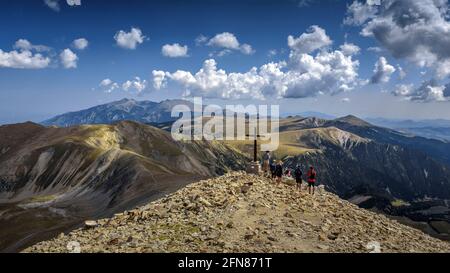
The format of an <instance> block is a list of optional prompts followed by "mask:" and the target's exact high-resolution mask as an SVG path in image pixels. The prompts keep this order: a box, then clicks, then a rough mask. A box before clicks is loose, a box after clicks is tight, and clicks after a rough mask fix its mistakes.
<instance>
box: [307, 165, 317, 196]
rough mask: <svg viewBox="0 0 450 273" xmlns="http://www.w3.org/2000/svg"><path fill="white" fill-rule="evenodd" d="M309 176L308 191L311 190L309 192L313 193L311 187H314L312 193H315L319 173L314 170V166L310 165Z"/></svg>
mask: <svg viewBox="0 0 450 273" xmlns="http://www.w3.org/2000/svg"><path fill="white" fill-rule="evenodd" d="M307 177H308V191H309V194H311V188H312V194H314V191H315V187H316V177H317V173H316V171H315V170H314V167H313V166H311V167H309V171H308V174H307Z"/></svg>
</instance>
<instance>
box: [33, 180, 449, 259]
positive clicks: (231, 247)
mask: <svg viewBox="0 0 450 273" xmlns="http://www.w3.org/2000/svg"><path fill="white" fill-rule="evenodd" d="M78 245H79V246H80V247H79V248H78ZM74 246H76V247H74ZM73 250H75V251H81V252H88V253H91V252H189V253H192V252H263V253H265V252H267V253H272V252H378V251H381V252H450V244H449V243H447V242H444V241H440V240H438V239H435V238H432V237H430V236H428V235H426V234H424V233H422V232H421V231H419V230H416V229H413V228H411V227H408V226H405V225H402V224H400V223H398V222H396V221H394V220H390V219H388V218H387V217H386V216H383V215H381V214H377V213H374V212H371V211H368V210H364V209H361V208H358V207H357V206H355V205H353V204H351V203H349V202H347V201H344V200H342V199H340V198H339V197H338V196H336V195H334V194H331V193H329V192H327V191H325V190H324V189H323V188H319V189H318V191H317V192H316V195H314V196H311V195H309V194H307V193H306V191H305V190H303V191H302V192H300V193H299V192H296V191H295V187H294V185H293V183H291V182H289V181H285V183H283V184H281V185H279V186H277V185H275V184H274V183H273V182H272V181H271V180H270V179H267V178H263V177H260V176H256V175H248V174H245V173H243V172H232V173H228V174H225V175H224V176H221V177H218V178H213V179H209V180H203V181H200V182H197V183H194V184H191V185H189V186H187V187H185V188H183V189H181V190H178V191H177V192H175V193H173V194H171V195H168V196H166V197H164V198H162V199H160V200H157V201H155V202H152V203H149V204H148V205H145V206H143V207H140V208H136V209H133V210H130V211H125V212H123V213H120V214H116V215H115V216H114V217H113V218H111V219H100V220H95V221H94V220H92V221H87V222H86V223H85V226H84V227H83V228H80V229H78V230H74V231H73V232H71V233H69V234H60V235H59V236H58V237H57V238H55V239H53V240H50V241H44V242H41V243H39V244H36V245H34V246H32V247H29V248H27V249H25V250H24V252H70V251H73Z"/></svg>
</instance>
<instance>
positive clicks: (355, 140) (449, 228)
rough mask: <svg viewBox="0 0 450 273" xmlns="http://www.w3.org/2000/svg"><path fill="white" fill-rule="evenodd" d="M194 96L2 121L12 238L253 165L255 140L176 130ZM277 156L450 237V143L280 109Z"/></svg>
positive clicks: (0, 242)
mask: <svg viewBox="0 0 450 273" xmlns="http://www.w3.org/2000/svg"><path fill="white" fill-rule="evenodd" d="M183 103H185V104H189V102H185V101H180V100H178V101H164V102H161V103H155V102H146V101H142V102H139V101H134V100H121V101H118V102H113V103H110V104H105V105H100V106H98V107H93V108H90V109H87V110H83V111H79V112H73V113H68V114H63V115H60V116H58V117H55V118H53V119H50V120H47V121H45V122H43V125H38V124H34V123H24V124H15V125H6V126H1V127H0V215H2V218H1V219H0V226H2V227H8V226H12V224H13V223H21V225H19V226H20V227H21V229H20V228H14V229H12V228H10V229H8V228H6V229H4V230H1V231H2V234H3V236H0V249H3V250H8V249H21V248H23V247H25V246H27V245H30V244H32V243H34V242H37V241H39V240H42V239H48V238H51V237H52V236H54V235H55V234H56V233H58V232H61V231H64V230H70V229H72V228H74V227H76V225H79V224H80V223H81V222H82V220H83V219H87V218H99V217H104V216H111V215H113V214H114V213H116V212H120V211H123V210H125V209H130V208H133V207H135V206H136V205H139V204H143V203H144V202H147V201H149V200H154V199H155V198H157V197H158V196H161V195H163V194H164V193H168V192H172V191H174V190H176V189H178V188H180V187H183V186H184V185H186V184H188V183H191V182H192V181H194V180H196V179H199V178H202V177H211V176H216V175H220V174H223V173H226V172H228V171H230V170H239V169H244V168H245V166H246V162H248V161H249V160H250V158H251V155H252V148H253V143H252V141H250V140H248V141H212V142H210V141H193V142H190V141H175V140H173V139H172V137H171V135H170V133H169V132H167V131H168V130H170V125H171V123H172V122H173V121H174V119H173V118H172V117H171V116H170V112H171V107H172V106H173V105H175V104H183ZM44 125H45V126H44ZM157 127H159V128H157ZM273 157H275V158H278V159H283V160H284V162H285V163H284V166H285V167H286V168H291V169H293V168H295V167H296V166H297V165H300V166H302V168H303V169H306V168H307V167H309V166H310V165H314V166H315V167H316V169H317V170H318V180H319V183H320V184H323V185H325V187H326V189H327V190H329V191H331V192H333V193H336V194H338V195H339V196H341V197H342V198H345V199H348V200H351V201H352V202H354V203H355V204H358V205H359V206H361V207H364V208H368V209H373V210H377V211H380V212H383V213H386V214H389V215H391V216H393V217H401V219H403V220H405V219H406V220H405V221H409V220H414V223H412V224H411V223H408V224H411V225H417V227H419V228H421V229H422V230H425V231H427V232H428V233H430V234H432V235H433V236H436V237H439V238H443V239H450V237H448V234H449V233H450V224H449V223H450V210H449V207H450V206H449V204H450V203H449V202H448V200H450V167H449V165H450V143H447V142H444V141H439V140H434V139H428V138H424V137H417V136H411V135H409V134H405V133H402V132H398V131H396V130H393V129H388V128H384V127H380V126H375V125H372V124H371V123H368V122H366V121H364V120H362V119H359V118H357V117H355V116H346V117H342V118H336V119H322V118H317V117H300V116H292V117H288V118H283V119H281V120H280V147H279V149H278V150H277V151H275V152H274V153H273ZM55 214H57V215H58V217H56V216H55ZM36 215H44V216H43V217H41V218H36ZM24 219H28V221H26V222H27V224H24V223H23V222H24ZM43 219H44V220H43ZM61 219H63V220H61ZM1 221H3V222H1ZM30 223H31V224H30ZM55 223H61V225H60V226H57V225H56V227H55ZM16 226H17V225H16ZM49 226H52V227H54V229H53V230H51V232H49ZM30 234H33V235H30ZM25 238H27V239H25Z"/></svg>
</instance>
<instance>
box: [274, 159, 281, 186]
mask: <svg viewBox="0 0 450 273" xmlns="http://www.w3.org/2000/svg"><path fill="white" fill-rule="evenodd" d="M275 176H276V182H277V185H280V184H281V180H282V178H283V161H281V160H280V161H278V164H277V166H276V167H275Z"/></svg>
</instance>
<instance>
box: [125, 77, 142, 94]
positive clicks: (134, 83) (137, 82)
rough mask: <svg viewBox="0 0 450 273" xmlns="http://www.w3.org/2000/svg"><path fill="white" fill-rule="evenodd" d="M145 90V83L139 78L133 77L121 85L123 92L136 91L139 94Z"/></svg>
mask: <svg viewBox="0 0 450 273" xmlns="http://www.w3.org/2000/svg"><path fill="white" fill-rule="evenodd" d="M146 88H147V81H146V80H141V78H139V77H135V78H134V79H133V80H128V81H126V82H124V83H123V84H122V89H123V90H125V91H132V90H134V91H136V92H137V93H141V92H142V91H144V90H145V89H146Z"/></svg>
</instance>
